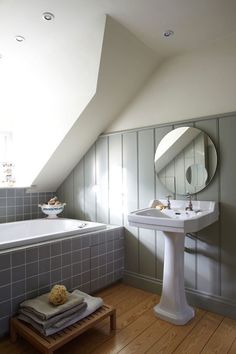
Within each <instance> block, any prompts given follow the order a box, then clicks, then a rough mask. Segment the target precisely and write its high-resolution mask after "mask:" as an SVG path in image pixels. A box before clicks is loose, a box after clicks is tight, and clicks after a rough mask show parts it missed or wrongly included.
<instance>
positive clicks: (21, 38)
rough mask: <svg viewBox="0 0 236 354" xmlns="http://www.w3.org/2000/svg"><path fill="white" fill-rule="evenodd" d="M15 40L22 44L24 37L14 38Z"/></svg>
mask: <svg viewBox="0 0 236 354" xmlns="http://www.w3.org/2000/svg"><path fill="white" fill-rule="evenodd" d="M15 40H16V41H17V42H24V41H25V37H23V36H15Z"/></svg>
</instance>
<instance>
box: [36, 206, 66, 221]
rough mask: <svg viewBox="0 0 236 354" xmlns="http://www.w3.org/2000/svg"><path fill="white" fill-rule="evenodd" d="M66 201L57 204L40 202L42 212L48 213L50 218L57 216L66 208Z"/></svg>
mask: <svg viewBox="0 0 236 354" xmlns="http://www.w3.org/2000/svg"><path fill="white" fill-rule="evenodd" d="M65 205H66V203H62V204H57V205H48V204H42V205H41V204H39V207H40V208H41V210H42V212H43V213H44V214H46V215H48V218H57V214H60V213H61V212H62V211H63V210H64V206H65Z"/></svg>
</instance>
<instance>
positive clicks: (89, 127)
mask: <svg viewBox="0 0 236 354" xmlns="http://www.w3.org/2000/svg"><path fill="white" fill-rule="evenodd" d="M156 64H157V58H156V55H155V54H154V52H153V51H152V50H151V49H150V48H148V47H146V46H145V45H144V44H143V43H142V42H141V41H139V40H138V39H137V38H136V37H135V36H134V35H133V34H131V33H130V32H129V31H128V30H127V29H126V28H124V27H123V26H121V25H120V24H119V23H118V22H116V21H114V20H113V19H112V18H111V17H109V16H108V17H107V20H106V27H105V34H104V39H103V46H102V53H101V61H100V69H99V75H98V82H97V91H96V94H95V95H94V97H93V98H92V100H91V101H90V102H89V104H88V105H87V107H86V108H85V109H84V111H83V113H82V114H81V115H80V117H79V118H78V119H77V121H76V122H75V124H74V125H73V126H72V128H71V129H70V131H69V132H68V133H67V135H66V136H65V138H64V139H63V141H62V142H61V144H60V145H59V146H58V148H57V149H56V151H55V152H54V153H53V155H52V156H51V158H50V159H49V160H48V162H47V164H46V165H45V166H44V168H43V169H42V170H41V172H40V174H39V175H38V176H37V178H36V179H35V180H34V182H33V185H34V188H33V190H43V191H50V190H55V189H56V188H58V187H59V185H60V184H61V183H62V182H63V180H64V179H65V177H66V176H67V175H68V174H69V173H70V171H71V170H72V169H73V168H74V166H75V165H76V164H77V163H78V161H79V160H80V158H81V157H83V155H84V154H85V152H86V151H87V150H88V149H89V147H90V146H91V145H92V144H93V143H94V141H95V140H96V139H97V137H98V135H100V134H101V133H102V132H103V131H104V130H105V128H106V127H107V126H108V125H109V123H110V122H111V121H112V120H113V119H114V118H115V116H116V114H118V113H119V112H120V110H122V109H123V107H124V106H125V105H126V104H127V103H128V102H129V101H130V99H131V98H133V96H134V95H135V94H136V92H137V90H138V89H139V88H140V87H141V86H142V84H143V82H144V81H145V80H146V79H147V77H149V75H150V73H151V72H152V71H153V69H154V67H155V66H156Z"/></svg>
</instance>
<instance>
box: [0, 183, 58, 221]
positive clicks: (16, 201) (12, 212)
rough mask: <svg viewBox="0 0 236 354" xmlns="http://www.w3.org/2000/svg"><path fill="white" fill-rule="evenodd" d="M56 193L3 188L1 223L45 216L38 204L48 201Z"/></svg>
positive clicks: (1, 190) (0, 192)
mask: <svg viewBox="0 0 236 354" xmlns="http://www.w3.org/2000/svg"><path fill="white" fill-rule="evenodd" d="M54 195H55V193H53V192H45V193H26V189H25V188H1V189H0V223H5V222H12V221H21V220H28V219H38V218H42V217H44V216H45V215H44V214H43V213H42V212H41V210H40V208H39V207H38V204H40V203H44V202H47V201H48V200H49V199H50V198H52V197H53V196H54Z"/></svg>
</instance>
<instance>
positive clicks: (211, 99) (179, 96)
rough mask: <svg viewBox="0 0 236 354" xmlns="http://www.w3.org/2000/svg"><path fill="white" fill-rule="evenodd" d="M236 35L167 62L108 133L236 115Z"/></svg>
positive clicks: (110, 127) (115, 121)
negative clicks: (231, 113)
mask: <svg viewBox="0 0 236 354" xmlns="http://www.w3.org/2000/svg"><path fill="white" fill-rule="evenodd" d="M235 43H236V35H234V36H233V35H232V36H230V37H228V38H225V39H224V41H217V42H215V43H211V44H210V45H208V46H207V47H205V48H203V49H201V50H198V51H193V52H191V53H186V54H184V55H179V56H175V57H172V58H169V59H167V60H165V61H164V62H163V63H162V64H161V65H160V66H159V67H158V68H157V70H156V72H155V73H154V75H153V76H152V77H151V79H150V80H149V81H148V82H147V84H146V85H145V86H144V87H143V88H142V90H141V91H140V92H139V94H138V95H137V96H136V97H135V99H134V100H133V101H132V102H131V103H130V104H129V105H128V106H127V107H126V109H125V110H124V111H123V112H122V113H121V114H120V115H119V116H118V117H117V118H116V120H114V122H113V123H112V124H111V125H110V126H109V127H108V129H107V130H106V131H107V132H112V131H119V130H125V129H132V128H137V127H144V126H150V125H155V124H160V123H166V122H172V121H173V122H174V121H179V120H184V119H193V118H197V117H201V116H207V115H213V114H219V113H226V112H232V111H236V99H235V92H236V79H235V78H236V45H235Z"/></svg>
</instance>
